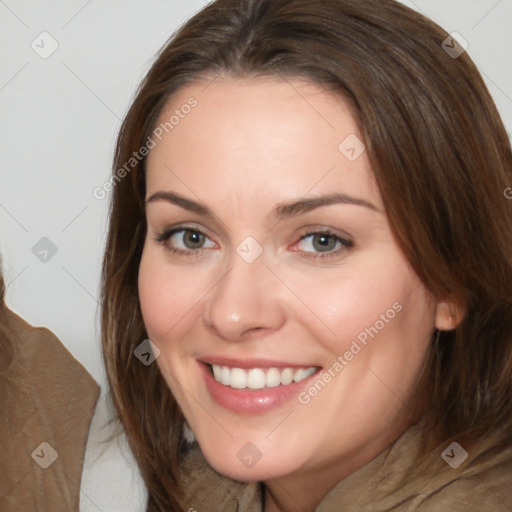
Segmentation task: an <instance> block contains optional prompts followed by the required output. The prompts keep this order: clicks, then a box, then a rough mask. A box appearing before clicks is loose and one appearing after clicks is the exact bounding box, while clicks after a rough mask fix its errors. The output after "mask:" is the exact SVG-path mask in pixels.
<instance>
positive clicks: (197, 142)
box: [139, 76, 455, 512]
mask: <svg viewBox="0 0 512 512" xmlns="http://www.w3.org/2000/svg"><path fill="white" fill-rule="evenodd" d="M207 84H209V85H208V86H207V87H206V85H207ZM190 96H194V97H195V98H196V99H197V101H198V105H197V107H195V108H194V109H193V110H192V111H191V113H190V114H189V115H187V116H186V117H184V119H182V120H180V123H179V125H177V126H175V127H174V129H173V130H172V131H169V133H168V134H166V135H165V136H164V137H163V138H162V140H161V141H160V142H159V143H158V144H157V145H156V147H155V148H154V149H152V150H151V152H150V154H149V157H148V163H147V196H146V198H149V197H151V196H152V195H153V194H155V193H156V192H160V191H167V192H169V191H173V192H177V193H179V194H181V195H183V196H186V197H187V198H189V199H191V200H194V201H197V202H200V203H202V204H205V205H207V206H208V207H209V208H210V209H211V210H212V211H213V212H214V214H215V216H214V217H213V218H208V217H204V216H202V215H199V214H197V213H192V212H189V211H187V210H185V209H183V208H180V207H179V206H177V205H174V204H171V203H169V202H167V201H165V200H158V201H152V202H149V203H148V204H147V209H146V211H147V225H148V233H147V238H146V241H145V246H144V251H143V255H142V260H141V263H140V272H139V293H140V302H141V308H142V312H143V317H144V321H145V324H146V327H147V331H148V335H149V337H150V339H151V340H152V341H153V342H154V343H155V344H156V345H157V346H158V347H159V349H160V351H161V354H160V356H159V357H158V359H157V364H158V365H159V368H160V369H161V371H162V373H163V375H164V377H165V380H166V382H167V383H168V385H169V387H170V389H171V390H172V392H173V394H174V395H175V397H176V399H177V400H178V402H179V404H180V406H181V408H182V410H183V412H184V414H185V417H186V419H187V421H188V423H189V425H190V427H191V428H192V430H193V432H194V434H195V436H196V438H197V440H198V442H199V444H200V446H201V449H202V451H203V453H204V455H205V457H206V459H207V460H208V462H209V463H210V464H211V466H212V467H213V468H215V469H216V470H217V471H219V472H220V473H222V474H225V475H229V476H230V477H231V478H234V479H237V480H242V481H258V480H261V481H265V483H266V504H265V511H266V512H271V511H292V510H293V511H295V510H299V509H300V510H305V511H307V510H313V508H314V507H315V506H317V505H318V504H319V503H320V501H321V500H322V499H323V497H324V496H325V495H326V494H327V493H328V492H329V491H330V490H331V489H332V488H333V487H334V486H335V485H336V483H337V482H339V481H340V480H341V479H343V478H344V477H345V476H347V475H348V474H350V473H352V472H353V471H355V470H356V469H357V468H359V467H360V466H362V465H364V464H365V463H366V462H368V461H370V460H371V459H373V458H374V457H376V456H377V455H378V454H379V453H381V452H382V451H383V450H384V449H385V448H386V447H387V446H389V445H390V444H391V443H392V442H393V441H394V440H395V439H396V438H397V437H399V436H400V435H401V433H403V432H404V430H405V429H406V428H407V427H408V426H409V425H410V424H411V422H412V419H411V414H410V412H411V411H410V409H409V406H408V403H409V402H410V399H411V396H412V392H413V389H414V386H415V384H416V382H417V380H418V376H419V372H420V370H421V365H422V363H423V361H424V359H425V354H426V350H427V348H428V345H429V342H430V339H431V336H432V333H433V330H434V327H436V326H437V327H438V328H440V329H449V328H453V327H454V322H455V320H454V318H453V316H451V313H450V312H451V311H452V309H451V305H450V304H449V303H447V302H440V301H436V299H435V298H434V297H432V296H431V294H430V293H429V292H428V291H427V289H426V288H425V286H424V285H423V284H422V283H421V282H420V280H419V279H418V277H417V275H415V273H414V272H413V270H412V269H411V268H410V266H409V265H408V263H407V261H406V259H405V257H404V256H403V254H402V252H401V250H400V248H399V247H398V245H397V243H396V241H395V239H394V237H393V235H392V232H391V229H390V225H389V223H388V220H387V218H386V215H385V213H384V208H383V203H382V198H381V197H380V193H379V190H378V188H377V186H376V184H375V181H374V177H373V174H372V170H371V167H370V164H369V161H368V158H367V155H366V153H363V154H362V155H361V156H360V157H359V158H357V159H356V160H355V161H352V162H351V161H349V160H348V159H347V158H346V157H345V156H344V154H342V153H341V152H340V150H339V149H338V146H339V144H340V142H342V141H343V140H344V139H345V138H346V137H347V136H348V135H350V134H359V131H358V128H357V123H356V121H355V119H354V116H353V115H352V113H351V111H350V109H349V107H348V106H347V104H346V103H345V102H344V101H343V100H342V99H341V98H340V97H338V96H335V95H333V94H332V93H330V92H326V91H325V90H323V89H321V88H320V87H319V86H316V85H314V84H311V83H308V82H305V81H302V80H299V79H297V80H290V81H288V82H286V81H281V80H279V79H277V78H271V77H258V78H250V79H235V78H231V77H226V76H225V77H220V78H217V79H216V80H215V81H213V82H211V81H210V82H199V83H195V84H192V85H188V86H186V87H185V88H183V89H182V90H180V91H179V92H178V94H177V95H175V96H174V97H173V98H172V99H171V101H170V102H169V104H168V105H167V108H166V109H165V112H163V113H162V116H161V119H162V120H164V119H168V118H169V116H170V115H171V114H172V112H173V111H174V110H175V109H176V108H180V106H181V105H183V104H185V103H186V102H187V99H188V98H189V97H190ZM359 138H361V139H362V137H361V136H360V135H359ZM334 192H338V193H344V194H348V195H350V196H353V197H355V198H359V199H363V200H365V201H368V202H370V203H372V204H373V205H374V206H375V210H374V209H371V208H368V207H365V206H360V205H354V204H335V205H330V206H323V207H321V208H318V209H316V210H313V211H311V212H308V213H304V214H301V215H296V216H293V217H290V218H286V219H283V220H281V221H279V222H277V223H276V221H275V220H273V219H272V218H271V211H272V209H273V208H274V207H275V205H276V204H278V203H281V202H284V201H292V200H297V199H301V198H303V197H304V196H307V197H312V196H316V195H322V194H330V193H334ZM183 223H186V224H187V225H189V226H190V225H192V229H193V228H196V229H199V230H201V231H203V232H204V233H205V234H206V235H207V236H206V238H205V239H204V241H203V242H202V244H203V245H202V247H203V248H204V250H203V252H202V253H200V254H199V255H196V256H195V257H191V258H187V257H185V256H183V255H176V254H172V253H171V252H170V250H169V249H170V248H171V247H174V248H179V249H182V250H184V251H187V250H188V251H191V252H193V251H194V247H197V245H196V246H194V245H190V241H188V239H187V238H186V237H184V236H183V235H184V234H185V235H186V234H187V233H186V232H185V233H184V232H181V233H178V234H175V235H174V236H173V237H172V239H169V240H167V241H166V242H165V243H159V242H157V241H156V240H155V237H156V236H157V234H158V233H159V232H162V231H163V230H165V229H167V228H169V227H173V226H178V225H182V224H183ZM317 228H318V229H320V228H322V229H324V228H330V229H331V230H334V231H335V232H336V233H337V234H339V235H340V236H341V237H344V238H349V239H350V240H351V241H352V242H353V246H352V247H348V248H344V247H343V246H341V247H340V244H336V243H335V242H334V241H332V242H331V243H332V246H331V247H332V248H331V249H329V250H330V253H331V254H333V253H334V256H333V257H331V258H327V259H324V260H322V259H321V258H320V257H317V258H316V259H314V258H313V256H319V255H322V254H324V253H323V252H321V250H322V249H321V247H320V248H319V244H318V242H317V243H314V236H309V237H307V238H305V239H304V240H302V241H301V240H300V239H301V237H302V236H304V235H306V234H307V233H311V231H312V230H313V229H317ZM188 234H189V235H190V233H188ZM247 236H252V237H253V238H254V239H255V240H257V242H258V243H259V244H260V246H261V248H262V249H263V252H262V254H261V255H260V256H259V257H258V258H257V259H256V260H255V261H254V262H253V263H250V264H248V263H247V262H246V261H244V260H243V259H242V258H241V257H240V256H239V255H238V254H237V252H236V248H237V246H238V244H240V242H241V241H242V240H244V238H245V237H247ZM187 243H188V245H185V244H187ZM199 247H201V245H200V244H199ZM340 248H341V250H340ZM336 251H338V252H337V253H336ZM308 256H310V258H308ZM395 303H399V304H400V305H401V306H402V309H401V311H400V312H399V313H397V314H396V316H395V317H394V318H393V319H392V320H390V321H389V322H387V323H385V327H384V328H382V329H381V330H380V331H379V333H378V335H377V336H375V337H374V338H373V339H370V340H369V342H368V344H367V346H364V347H363V349H362V350H361V351H360V352H359V353H358V354H357V355H356V356H355V357H354V358H353V359H352V360H351V361H350V362H348V364H347V365H346V366H344V368H343V371H342V372H340V373H337V374H336V376H335V377H334V378H333V379H332V380H331V382H329V384H328V385H327V386H325V388H324V389H323V390H322V391H321V392H319V393H318V394H317V395H316V396H314V397H313V398H312V399H311V401H310V402H309V403H308V404H306V405H303V404H301V403H299V401H298V400H290V401H289V402H287V403H286V404H284V405H282V406H279V407H278V408H276V409H273V410H271V411H268V412H266V413H262V414H257V415H250V414H240V413H237V412H233V411H228V410H226V409H224V408H223V407H221V406H220V405H218V404H217V403H216V402H215V401H214V400H213V399H212V398H211V396H210V394H209V392H208V390H207V388H206V386H205V382H204V378H203V376H202V374H201V372H200V371H199V369H198V363H197V359H201V358H202V357H205V356H206V355H212V354H215V355H221V356H226V357H233V358H242V359H243V358H258V357H262V358H270V359H276V360H281V361H287V362H290V363H295V364H300V365H304V366H305V367H309V366H318V367H321V368H324V369H327V368H330V367H332V366H333V363H334V362H335V361H336V360H337V357H338V356H339V355H343V354H344V353H345V352H346V351H347V350H349V348H350V346H351V343H352V341H353V340H355V339H356V337H357V335H358V334H360V333H361V332H362V331H364V329H365V328H367V327H370V326H373V325H375V323H376V321H377V320H379V319H380V318H381V316H380V315H382V314H383V313H385V312H386V311H387V310H389V309H390V308H392V305H393V304H395ZM290 413H291V414H290ZM247 442H251V443H252V444H254V445H255V446H256V447H257V449H258V450H259V451H260V452H261V454H262V457H261V459H260V460H259V461H258V462H257V463H256V464H255V465H254V466H253V467H251V468H248V467H246V466H245V465H244V464H242V463H241V461H240V460H239V459H238V457H237V452H238V451H239V450H240V449H241V447H242V446H244V445H245V444H246V443H247ZM299 507H302V508H299Z"/></svg>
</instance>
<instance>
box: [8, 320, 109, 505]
mask: <svg viewBox="0 0 512 512" xmlns="http://www.w3.org/2000/svg"><path fill="white" fill-rule="evenodd" d="M4 315H5V317H4V319H3V321H4V322H6V321H7V322H9V325H10V332H11V334H12V336H9V340H10V341H11V343H12V344H13V345H15V357H14V361H13V364H11V366H10V368H9V370H8V372H4V375H2V374H1V373H0V404H1V409H0V511H1V512H39V511H41V512H42V511H44V512H72V511H75V510H78V498H79V486H80V477H81V472H82V461H83V458H84V450H85V444H86V441H87V434H88V430H89V423H90V421H91V417H92V414H93V412H94V407H95V403H96V400H97V399H98V396H99V387H98V385H97V384H96V383H95V382H94V380H93V379H92V378H91V377H90V375H89V374H88V373H87V372H86V370H85V369H84V368H83V367H82V366H81V365H80V364H79V363H78V361H76V360H75V359H74V358H73V357H72V356H71V354H70V353H69V352H68V351H67V350H66V349H65V348H64V347H63V345H62V344H61V343H60V342H59V340H58V339H57V338H56V337H55V336H54V335H53V334H52V333H51V332H50V331H49V330H47V329H44V328H33V327H31V326H30V325H29V324H27V323H26V322H25V321H24V320H22V319H21V318H20V317H19V316H17V315H15V314H14V313H13V312H11V311H9V310H5V313H4Z"/></svg>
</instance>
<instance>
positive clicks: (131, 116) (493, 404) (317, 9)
mask: <svg viewBox="0 0 512 512" xmlns="http://www.w3.org/2000/svg"><path fill="white" fill-rule="evenodd" d="M447 36H448V34H447V33H446V32H445V31H444V30H442V29H441V28H439V27H438V26H437V25H435V24H434V23H433V22H431V21H430V20H428V19H427V18H425V17H423V16H421V15H420V14H418V13H416V12H414V11H412V10H411V9H409V8H407V7H405V6H403V5H401V4H399V3H398V2H395V1H393V0H365V1H361V0H317V1H315V2H311V1H310V0H217V1H215V2H213V3H211V4H209V5H208V6H206V7H205V8H204V9H202V10H201V11H200V12H198V13H197V14H196V15H195V16H194V17H193V18H191V19H190V20H189V21H188V22H187V23H186V24H185V25H184V26H183V27H182V28H181V29H180V30H178V31H177V32H176V34H174V35H173V36H172V37H171V39H170V40H169V41H168V43H167V44H166V45H165V46H164V47H163V49H162V50H161V51H160V53H159V55H158V56H157V58H156V60H155V62H154V63H153V65H152V67H151V69H150V70H149V72H148V73H147V76H146V77H145V78H144V80H143V82H142V84H141V85H140V87H139V90H138V92H137V95H136V97H135V99H134V101H133V103H132V105H131V108H130V109H129V111H128V113H127V115H126V118H125V120H124V122H123V124H122V127H121V129H120V133H119V137H118V140H117V147H116V153H115V159H114V167H113V172H114V173H116V170H117V169H120V168H121V167H122V166H123V165H124V164H125V163H126V162H127V161H128V160H129V159H130V157H131V156H132V154H133V152H134V151H138V150H139V148H141V147H142V146H143V145H144V144H145V141H146V140H147V137H148V136H150V135H151V132H152V130H153V129H154V127H155V125H156V123H157V119H158V117H159V114H160V113H161V112H162V109H163V107H164V106H165V105H166V103H167V102H168V101H169V99H170V98H171V97H172V96H173V94H175V93H176V92H177V91H178V90H179V89H181V88H183V87H184V86H186V85H187V84H190V83H191V82H193V81H195V80H198V79H203V78H205V77H209V76H210V77H214V76H215V75H217V74H229V75H232V76H243V77H251V76H257V75H261V74H270V75H275V76H277V77H282V78H293V77H296V78H303V79H306V80H309V81H311V82H313V83H316V84H319V85H321V86H324V87H325V88H326V89H327V90H329V91H332V92H334V93H335V94H338V95H339V96H340V97H342V98H344V99H345V100H347V101H349V102H350V103H351V105H352V107H353V109H354V112H355V113H356V115H357V117H358V121H359V123H360V129H361V134H362V135H363V137H364V140H365V144H366V146H367V152H368V156H369V158H370V162H371V164H372V169H373V171H374V174H375V177H376V180H377V183H378V186H379V189H380V192H381V195H382V197H383V200H384V204H385V207H386V212H387V215H388V218H389V222H390V224H391V227H392V230H393V232H394V235H395V237H396V239H397V241H398V243H399V245H400V247H401V249H402V250H403V252H404V254H405V255H406V257H407V258H408V261H409V262H410V264H411V265H412V267H413V269H414V270H415V272H416V273H417V274H418V276H419V277H420V278H421V280H422V281H423V283H424V284H425V285H426V286H427V287H428V288H429V290H430V291H431V292H432V293H433V294H434V295H435V296H436V297H438V298H452V299H453V300H454V301H455V302H457V303H458V304H460V305H461V307H463V308H464V309H465V312H466V314H465V316H464V318H463V320H462V322H461V324H460V325H459V326H458V328H457V329H456V330H454V331H444V332H441V333H438V336H436V337H434V339H433V340H432V343H431V347H430V350H429V353H428V356H427V359H426V362H425V365H426V366H425V369H426V370H425V374H424V380H425V386H426V388H427V389H428V393H427V394H426V403H425V410H424V414H423V418H422V419H423V420H424V425H425V428H424V437H423V438H424V440H425V446H426V447H427V448H428V449H430V448H432V447H433V446H434V444H435V443H439V442H441V441H448V440H451V439H457V440H459V442H461V440H464V442H465V443H466V446H469V444H470V443H472V442H475V441H476V440H477V439H478V438H479V437H481V436H484V435H487V436H488V439H490V440H491V441H489V451H488V453H487V454H486V453H483V454H482V457H483V458H484V459H485V457H486V456H487V457H490V456H491V455H492V454H494V453H496V451H497V450H499V449H500V447H503V446H504V445H505V444H509V443H511V442H512V300H511V299H512V296H511V293H512V210H511V205H510V204H509V203H508V202H507V201H506V199H505V197H504V194H503V192H504V190H505V189H506V188H507V186H510V184H511V183H512V155H511V150H510V143H509V140H508V137H507V133H506V131H505V129H504V126H503V124H502V122H501V120H500V116H499V114H498V112H497V109H496V107H495V105H494V103H493V101H492V99H491V97H490V95H489V92H488V90H487V88H486V86H485V84H484V82H483V80H482V78H481V76H480V74H479V73H478V70H477V68H476V66H475V65H474V64H473V62H472V61H471V59H470V58H469V56H468V55H467V54H466V53H464V54H462V55H461V56H460V57H458V58H456V59H455V58H452V56H450V55H448V53H446V51H445V50H444V49H443V47H442V42H443V41H444V40H445V39H446V38H447ZM118 178H119V176H118V175H116V180H115V183H114V186H113V193H112V203H111V212H110V228H109V233H108V240H107V245H106V251H105V258H104V264H103V281H102V336H103V351H104V358H105V362H106V367H107V373H108V379H109V383H110V386H111V393H112V397H113V400H114V403H115V406H116V407H117V411H118V413H119V417H120V420H121V422H122V424H123V425H124V428H125V429H126V432H127V435H128V438H129V441H130V445H131V447H132V449H133V452H134V454H135V457H136V459H137V461H138V464H139V467H140V469H141V471H142V476H143V478H144V480H145V483H146V485H147V488H148V491H149V496H150V498H149V508H150V509H152V510H180V509H181V507H182V505H181V503H180V492H179V489H180V487H179V483H180V477H179V470H178V464H179V463H180V460H182V456H183V455H184V453H185V451H186V444H185V442H184V439H183V421H184V420H183V415H182V413H181V411H180V409H179V407H178V405H177V403H176V401H175V400H174V398H173V396H172V394H171V392H170V391H169V389H168V387H167V385H166V383H165V381H164V380H163V378H162V376H161V374H160V372H159V369H158V367H157V365H151V366H149V367H146V366H144V365H142V364H141V363H140V362H139V361H138V360H137V359H136V358H135V357H134V356H133V351H134V349H135V347H136V346H137V345H138V344H139V343H140V342H141V341H142V340H143V339H145V338H146V337H147V335H146V332H145V328H144V324H143V320H142V315H141V311H140V306H139V300H138V291H137V274H138V268H139V262H140V258H141V253H142V249H143V244H144V238H145V230H146V220H145V211H144V196H145V159H142V160H141V161H140V163H138V164H137V165H136V166H134V168H133V170H132V171H131V172H130V173H129V175H128V176H126V177H124V178H123V179H118ZM113 179H114V175H113ZM491 434H492V435H491ZM489 436H490V437H489ZM427 448H426V449H427ZM422 470H425V471H426V469H425V468H423V469H422Z"/></svg>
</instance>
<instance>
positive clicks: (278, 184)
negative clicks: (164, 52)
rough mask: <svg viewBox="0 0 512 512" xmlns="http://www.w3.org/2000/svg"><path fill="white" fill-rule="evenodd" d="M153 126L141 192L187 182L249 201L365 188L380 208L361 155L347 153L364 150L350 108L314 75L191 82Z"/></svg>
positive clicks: (362, 191)
mask: <svg viewBox="0 0 512 512" xmlns="http://www.w3.org/2000/svg"><path fill="white" fill-rule="evenodd" d="M191 105H193V106H192V107H191ZM156 129H157V130H158V129H159V130H160V131H159V132H158V133H159V137H156V138H155V137H153V139H154V141H155V143H156V146H155V147H154V148H153V149H152V150H151V151H150V153H149V156H148V165H147V189H148V193H150V192H151V191H153V192H154V191H155V189H157V188H162V187H164V188H165V187H167V188H169V187H175V188H176V189H180V190H181V191H183V192H185V191H186V190H187V187H188V188H191V189H192V190H193V191H197V192H198V193H199V191H201V192H208V194H209V195H212V194H216V195H217V196H219V197H223V198H224V199H227V198H228V197H229V196H230V195H232V194H233V193H234V192H236V191H238V192H242V191H243V193H244V194H245V196H246V197H245V198H247V199H250V196H260V195H261V194H265V195H267V196H270V195H272V194H273V193H274V194H275V196H276V197H281V198H282V197H283V196H290V197H297V196H302V195H304V194H306V193H307V192H308V191H310V190H311V191H312V192H318V193H325V192H332V191H333V190H332V189H333V188H335V189H336V191H341V192H344V193H347V194H356V193H357V194H359V195H361V194H364V195H365V196H366V198H367V199H369V200H370V199H371V200H372V201H373V202H374V203H376V204H377V205H378V206H379V207H380V204H381V201H380V196H379V193H378V190H377V187H376V185H375V182H374V178H373V173H372V171H371V168H370V165H369V161H368V158H367V156H366V153H365V152H362V154H361V155H360V156H359V157H358V158H356V159H353V158H352V157H353V156H354V152H353V151H352V152H350V151H351V150H352V149H355V151H356V155H357V152H359V151H361V150H362V141H361V139H362V136H361V135H360V132H359V128H358V124H357V121H356V118H355V116H354V115H353V113H352V110H351V108H350V107H349V105H348V104H347V102H346V101H344V100H343V98H342V97H340V96H339V95H335V94H334V93H331V92H327V91H326V90H325V89H323V88H322V87H320V86H318V85H316V84H313V83H311V82H307V81H304V80H300V79H286V80H281V79H278V78H274V77H257V78H232V77H222V78H216V79H213V80H212V79H210V80H204V81H200V82H197V83H193V84H190V85H188V86H185V87H183V88H182V89H180V90H179V91H178V93H177V94H175V95H174V96H173V97H172V98H171V99H170V101H169V102H168V103H167V105H166V107H165V108H164V110H163V111H162V113H161V115H160V117H159V121H158V125H157V128H156ZM153 133H155V132H153ZM347 149H348V150H349V152H348V153H347ZM313 189H314V190H313Z"/></svg>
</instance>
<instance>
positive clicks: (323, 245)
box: [315, 234, 334, 251]
mask: <svg viewBox="0 0 512 512" xmlns="http://www.w3.org/2000/svg"><path fill="white" fill-rule="evenodd" d="M315 239H316V241H318V242H319V244H320V246H319V247H320V250H321V251H322V250H325V249H327V250H328V249H332V242H333V241H334V239H333V238H332V237H331V235H325V234H321V235H317V236H315ZM329 239H330V240H331V243H329Z"/></svg>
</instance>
